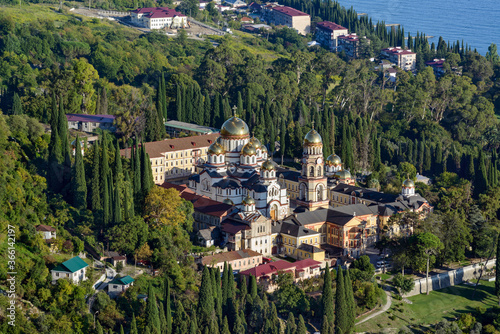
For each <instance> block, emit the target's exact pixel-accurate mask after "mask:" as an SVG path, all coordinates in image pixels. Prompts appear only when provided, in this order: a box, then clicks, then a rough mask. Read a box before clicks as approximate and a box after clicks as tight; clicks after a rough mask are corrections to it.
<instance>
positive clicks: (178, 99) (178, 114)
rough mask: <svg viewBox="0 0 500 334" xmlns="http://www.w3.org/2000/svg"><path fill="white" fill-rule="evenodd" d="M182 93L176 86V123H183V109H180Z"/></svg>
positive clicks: (179, 87)
mask: <svg viewBox="0 0 500 334" xmlns="http://www.w3.org/2000/svg"><path fill="white" fill-rule="evenodd" d="M182 106H183V104H182V91H181V86H180V85H177V97H176V99H175V107H176V118H177V120H178V121H181V122H182V121H183V120H184V117H183V108H182Z"/></svg>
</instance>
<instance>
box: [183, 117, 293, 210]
mask: <svg viewBox="0 0 500 334" xmlns="http://www.w3.org/2000/svg"><path fill="white" fill-rule="evenodd" d="M189 188H190V189H192V190H194V191H195V192H196V193H197V194H198V195H204V196H207V197H209V198H211V199H213V200H215V201H219V202H223V201H224V200H230V201H231V202H232V203H233V204H234V205H235V206H236V207H237V208H238V209H240V210H241V211H244V199H245V198H247V197H248V198H251V199H252V200H253V201H254V202H255V210H258V211H259V212H261V213H262V214H263V215H264V216H266V217H270V218H271V219H273V220H278V219H282V218H284V217H285V216H287V215H288V211H289V200H288V197H287V193H286V188H285V186H284V185H283V186H282V185H280V184H279V183H278V179H277V177H276V164H275V163H274V162H272V161H271V160H268V156H267V148H266V147H265V146H264V145H262V144H261V143H260V141H259V140H258V139H257V138H255V137H252V138H250V135H249V130H248V126H247V124H246V123H245V122H244V121H243V120H241V119H239V118H237V117H231V118H230V119H228V120H227V121H226V122H225V123H224V124H223V125H222V128H221V131H220V137H219V138H217V140H216V141H215V142H214V143H213V144H212V145H210V147H209V148H208V158H207V162H206V163H205V165H204V166H203V169H202V171H201V172H200V173H199V174H195V175H192V176H191V177H190V178H189Z"/></svg>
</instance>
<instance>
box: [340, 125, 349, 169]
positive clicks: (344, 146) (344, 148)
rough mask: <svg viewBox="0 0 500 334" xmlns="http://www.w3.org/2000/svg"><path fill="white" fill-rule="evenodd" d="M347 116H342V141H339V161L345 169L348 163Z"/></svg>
mask: <svg viewBox="0 0 500 334" xmlns="http://www.w3.org/2000/svg"><path fill="white" fill-rule="evenodd" d="M347 128H348V125H347V116H344V120H343V122H342V140H341V143H340V145H341V148H340V159H341V160H342V162H343V163H344V166H345V167H349V165H348V164H349V162H348V150H349V145H348V143H347V140H348V138H347Z"/></svg>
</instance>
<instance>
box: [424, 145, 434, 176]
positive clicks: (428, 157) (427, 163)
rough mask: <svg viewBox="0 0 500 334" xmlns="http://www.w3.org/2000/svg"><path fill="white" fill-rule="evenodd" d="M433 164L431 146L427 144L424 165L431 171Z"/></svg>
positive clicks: (427, 170)
mask: <svg viewBox="0 0 500 334" xmlns="http://www.w3.org/2000/svg"><path fill="white" fill-rule="evenodd" d="M431 166H432V158H431V147H430V146H429V145H425V153H424V166H423V169H424V171H425V172H430V171H431Z"/></svg>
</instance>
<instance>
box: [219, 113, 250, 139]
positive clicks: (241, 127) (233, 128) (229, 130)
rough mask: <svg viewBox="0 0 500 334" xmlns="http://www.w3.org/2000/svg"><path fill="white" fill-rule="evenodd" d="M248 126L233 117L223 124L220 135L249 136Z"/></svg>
mask: <svg viewBox="0 0 500 334" xmlns="http://www.w3.org/2000/svg"><path fill="white" fill-rule="evenodd" d="M248 133H249V130H248V125H247V123H245V121H243V120H242V119H241V118H238V117H236V116H233V117H231V118H230V119H228V120H227V121H225V122H224V124H222V128H221V129H220V134H221V135H222V136H248Z"/></svg>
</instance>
